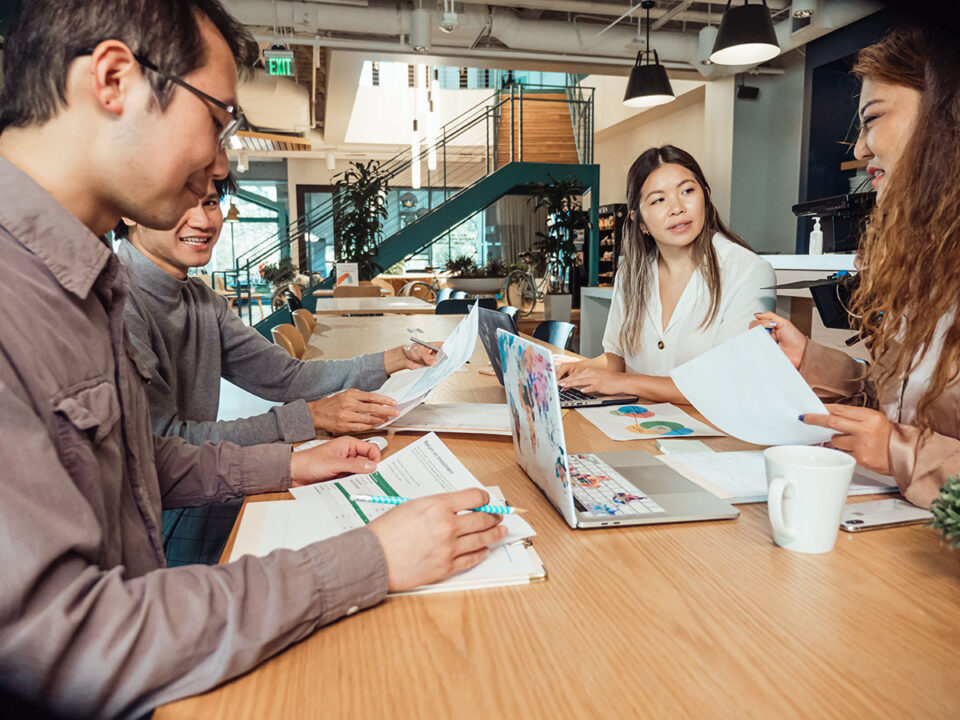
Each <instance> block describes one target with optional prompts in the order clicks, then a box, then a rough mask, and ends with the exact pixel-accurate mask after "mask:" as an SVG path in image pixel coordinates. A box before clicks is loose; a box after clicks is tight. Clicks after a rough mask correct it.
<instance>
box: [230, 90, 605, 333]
mask: <svg viewBox="0 0 960 720" xmlns="http://www.w3.org/2000/svg"><path fill="white" fill-rule="evenodd" d="M515 87H516V88H518V89H517V90H515V89H514V88H515ZM524 87H526V92H524V90H523V88H524ZM531 91H533V92H531ZM543 91H547V92H550V91H553V94H558V95H559V94H563V95H564V96H565V99H560V98H540V97H537V95H536V92H543ZM585 91H589V92H585ZM531 102H552V103H557V102H562V103H566V104H568V105H569V106H570V114H571V122H572V124H573V131H574V139H575V142H576V144H577V153H578V154H577V156H578V159H579V160H580V162H581V163H587V162H592V159H593V142H592V118H593V88H582V87H579V83H578V86H577V87H576V88H571V87H569V86H551V85H536V86H520V85H518V86H511V87H510V92H509V93H507V92H506V91H505V90H503V91H498V92H495V93H493V94H492V95H491V96H489V97H486V98H484V99H483V100H481V101H480V102H478V103H477V104H476V105H474V106H473V107H471V108H468V109H467V110H466V111H464V112H463V113H461V114H460V115H459V116H457V117H456V118H454V119H453V120H451V121H450V122H448V123H447V124H445V125H443V126H442V127H440V128H437V129H436V131H435V132H429V130H428V133H427V137H426V138H425V141H424V142H422V143H421V145H420V152H419V153H417V154H416V156H414V154H413V152H412V148H405V149H404V150H402V151H401V152H399V153H397V154H396V155H395V156H393V157H392V158H390V159H389V160H386V161H385V162H383V163H382V164H381V166H380V169H381V172H383V174H384V175H385V176H386V178H387V180H388V182H389V184H390V185H391V186H394V187H397V186H399V187H408V188H409V187H414V185H416V184H417V183H414V182H413V180H414V179H415V178H414V175H415V171H414V167H415V166H419V170H420V183H419V184H420V187H421V188H423V189H426V190H429V191H430V192H428V193H427V207H426V208H423V209H422V210H426V212H428V213H429V212H432V211H435V210H437V209H438V208H440V207H442V206H443V204H445V203H446V202H448V201H449V200H450V199H452V198H453V197H455V196H457V195H458V194H459V193H460V192H462V191H464V190H465V189H467V188H469V187H471V186H473V185H474V184H476V183H477V182H479V181H480V180H482V179H483V178H485V177H487V176H489V175H490V174H491V173H493V172H495V171H496V170H497V169H498V167H500V166H502V164H505V163H502V162H501V161H502V158H499V157H498V150H497V147H498V142H497V141H498V137H497V136H498V132H499V121H500V118H501V115H502V113H503V112H504V110H505V109H506V108H507V107H509V112H510V118H511V123H510V125H511V130H514V129H515V130H516V138H514V134H515V133H514V132H511V142H510V158H509V159H508V160H507V162H510V161H513V160H519V161H523V155H524V153H523V146H524V126H523V106H524V103H531ZM518 110H519V115H518V114H517V111H518ZM517 120H519V122H517ZM514 140H515V142H514ZM424 181H425V182H424ZM437 193H439V195H440V197H439V202H437V203H436V204H434V202H433V200H434V196H435V194H437ZM336 202H337V199H336V196H333V197H331V198H330V199H329V200H327V201H325V202H323V203H321V204H320V205H318V206H316V207H314V208H313V209H311V210H310V212H308V213H305V214H304V215H303V216H302V217H300V218H298V219H297V220H295V221H294V222H292V223H290V225H289V226H288V227H287V228H286V229H285V230H284V231H282V232H279V233H276V234H275V235H272V236H270V237H268V238H266V239H265V240H264V241H263V242H261V243H260V244H258V245H257V246H256V247H254V248H252V249H250V250H247V251H246V252H244V253H242V254H241V255H239V256H238V257H237V258H236V261H235V267H234V271H233V272H232V273H231V274H233V275H234V277H235V278H236V280H237V284H238V288H237V290H238V300H243V299H246V300H247V313H248V314H247V320H248V322H250V323H251V324H252V315H253V309H252V299H253V296H254V288H253V285H254V283H253V277H254V271H255V270H256V271H258V269H259V266H260V265H261V264H263V263H267V262H278V261H279V260H280V259H281V258H282V257H289V256H291V254H292V250H293V248H294V247H296V249H297V262H296V263H295V268H296V269H297V270H299V272H300V273H302V274H306V275H307V277H309V278H310V282H309V284H308V290H309V291H312V290H313V289H314V288H316V287H317V286H319V285H320V284H323V283H329V282H330V280H331V277H332V275H326V276H325V277H321V276H320V273H317V272H315V270H316V269H319V267H320V265H321V264H324V265H325V262H320V263H315V262H314V258H313V256H312V253H311V252H309V251H308V245H309V240H310V239H311V237H315V234H314V233H315V231H316V230H317V229H318V228H320V227H322V226H324V225H326V226H327V227H328V228H332V226H333V218H334V214H335V210H336ZM478 209H479V208H478ZM419 219H420V218H414V219H412V220H411V219H409V218H402V217H401V213H400V212H399V208H397V211H395V212H391V209H390V208H388V215H387V218H386V219H385V221H384V223H383V226H382V234H381V238H389V237H390V236H392V235H394V234H395V233H397V232H398V231H399V230H400V229H402V228H403V227H406V226H407V225H410V224H412V223H415V222H417V220H419ZM333 234H334V235H335V231H334V233H333ZM438 237H441V236H438ZM436 239H437V238H426V239H425V244H424V245H423V247H428V246H429V245H430V244H432V243H433V242H434V241H436ZM383 241H384V240H383V239H381V242H383ZM386 269H387V268H380V270H381V271H384V270H386ZM257 274H258V273H257ZM238 305H239V308H238V309H239V310H240V311H241V312H242V309H243V303H242V302H238Z"/></svg>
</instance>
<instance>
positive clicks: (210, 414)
mask: <svg viewBox="0 0 960 720" xmlns="http://www.w3.org/2000/svg"><path fill="white" fill-rule="evenodd" d="M228 191H232V192H235V191H236V185H235V184H234V183H233V179H232V178H231V177H228V178H226V179H225V180H218V181H216V182H214V181H212V180H211V181H210V183H209V185H208V188H207V195H206V196H205V197H204V198H202V199H201V200H200V201H199V202H198V203H197V205H195V206H194V207H193V208H191V209H190V210H188V211H187V212H186V213H184V215H183V216H182V217H181V218H180V221H179V222H178V223H177V225H176V226H175V227H174V228H173V229H171V230H165V231H164V230H152V229H149V228H145V227H141V226H138V225H132V224H131V225H129V226H128V225H127V224H126V223H121V224H120V225H119V226H118V227H117V229H116V231H115V234H117V235H119V236H121V237H124V236H126V237H125V239H124V240H123V242H122V243H121V245H120V248H119V250H118V253H117V254H118V255H119V257H120V260H121V261H122V262H123V264H124V265H126V267H127V270H128V272H129V277H130V297H129V299H128V301H127V304H126V308H125V310H124V316H125V320H126V324H127V331H128V332H129V334H130V339H131V342H132V343H133V345H134V347H135V348H136V349H137V352H138V353H139V355H140V357H141V358H142V359H143V360H144V361H145V363H146V364H147V367H148V368H149V371H150V383H149V384H148V385H147V387H146V392H147V398H148V400H149V403H150V420H151V424H152V426H153V431H154V432H155V433H156V434H157V435H161V436H166V437H171V436H176V437H181V438H183V439H184V440H187V441H188V442H190V443H193V444H195V445H200V444H202V443H205V442H223V441H228V442H233V443H237V444H238V445H255V444H260V443H266V442H276V441H282V442H299V441H302V440H309V439H312V438H314V437H315V436H316V430H317V429H320V430H324V431H327V432H331V433H344V432H363V431H365V430H370V429H372V428H375V427H377V426H378V425H380V424H381V423H382V422H383V421H384V420H386V419H388V418H391V417H393V416H394V415H396V410H395V408H394V406H395V404H396V403H395V401H394V400H393V399H392V398H390V397H387V396H385V395H378V394H376V393H371V392H366V391H368V390H371V389H374V388H377V387H379V386H380V385H382V384H383V382H384V381H385V380H386V379H387V376H388V375H390V374H392V373H394V372H397V371H398V370H402V369H414V368H417V367H422V366H423V365H425V364H432V363H433V362H435V353H433V352H432V351H430V350H428V349H426V348H423V347H421V346H419V345H411V346H406V347H396V348H393V349H391V350H387V351H386V352H382V353H374V354H370V355H361V356H359V357H356V358H353V359H350V360H310V361H306V362H303V361H300V360H296V359H295V358H292V357H290V355H289V354H288V353H287V352H286V351H285V350H283V349H282V348H281V347H279V346H277V345H275V344H273V343H271V342H269V341H268V340H266V339H265V338H264V337H263V336H262V335H261V334H260V333H259V332H257V331H256V330H254V329H253V328H252V327H250V326H248V325H245V324H244V323H243V322H242V321H241V320H240V318H239V317H238V316H237V314H236V313H234V312H233V311H232V310H231V309H230V307H229V305H228V303H227V301H226V300H225V299H224V298H223V297H222V296H220V295H218V294H217V293H216V292H214V291H213V290H212V289H211V288H210V287H209V286H208V285H206V284H205V283H204V282H203V281H202V280H200V279H199V278H190V277H188V276H187V271H188V270H189V268H192V267H202V266H204V265H207V264H208V263H209V262H210V257H211V255H212V254H213V249H214V246H215V245H216V243H217V240H218V239H219V237H220V231H221V229H222V228H223V214H222V212H221V208H220V200H221V198H222V197H223V196H224V195H225V194H226V193H227V192H228ZM221 377H223V378H226V379H227V380H229V381H230V382H232V383H234V384H236V385H239V386H240V387H242V388H243V389H244V390H247V391H248V392H251V393H253V394H255V395H258V396H259V397H262V398H265V399H267V400H275V401H281V402H285V403H286V404H285V405H279V406H277V407H274V408H271V409H270V411H269V412H266V413H263V414H261V415H255V416H253V417H247V418H241V419H237V420H217V409H218V407H219V404H220V378H221ZM241 503H242V500H231V501H228V502H226V503H222V504H219V505H204V506H201V507H191V508H179V509H176V510H167V511H164V514H163V537H164V550H165V552H166V555H167V564H169V565H182V564H189V563H194V562H206V563H214V562H216V561H217V558H218V556H219V554H220V551H221V550H222V548H223V545H224V543H225V542H226V539H227V536H228V535H229V533H230V528H231V527H232V525H233V523H234V521H235V520H236V516H237V513H238V512H239V508H240V504H241Z"/></svg>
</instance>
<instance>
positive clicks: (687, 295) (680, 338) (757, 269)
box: [603, 233, 777, 376]
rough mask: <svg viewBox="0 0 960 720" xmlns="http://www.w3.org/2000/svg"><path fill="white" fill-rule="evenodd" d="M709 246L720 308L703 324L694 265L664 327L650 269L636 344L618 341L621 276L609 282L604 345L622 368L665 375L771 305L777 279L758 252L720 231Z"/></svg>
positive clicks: (703, 294)
mask: <svg viewBox="0 0 960 720" xmlns="http://www.w3.org/2000/svg"><path fill="white" fill-rule="evenodd" d="M713 247H714V248H715V249H716V251H717V260H718V261H719V263H720V309H719V312H718V313H717V316H716V318H714V320H713V322H712V323H711V324H710V325H708V326H707V327H706V328H701V327H700V325H701V323H702V322H703V319H704V317H706V314H707V311H708V309H709V308H710V291H709V289H708V288H707V282H706V280H705V279H704V277H703V274H702V273H701V272H700V270H699V269H698V270H695V271H694V272H693V275H691V277H690V280H689V282H688V283H687V286H686V287H685V288H684V289H683V293H682V294H681V295H680V300H679V301H678V302H677V307H676V309H675V310H674V311H673V315H672V316H671V317H670V322H669V323H668V324H667V327H666V329H664V328H663V325H662V322H663V321H662V317H663V310H662V307H661V304H660V271H659V268H655V270H654V273H653V282H652V283H650V285H651V287H650V299H649V302H648V303H647V310H646V317H644V318H643V322H642V324H641V329H640V337H639V343H638V347H634V348H630V349H626V348H623V347H621V346H620V326H621V325H622V324H623V318H624V315H625V311H624V303H623V292H622V290H621V288H620V286H619V281H620V275H617V278H616V280H615V281H614V284H613V301H612V303H611V305H610V315H609V316H608V317H607V327H606V329H605V330H604V333H603V349H604V351H605V352H608V353H614V354H615V355H619V356H620V357H622V358H623V359H624V362H625V363H626V366H627V372H631V373H642V374H644V375H655V376H664V375H668V374H669V373H670V371H671V370H673V369H674V368H675V367H677V366H678V365H682V364H683V363H685V362H687V360H692V359H693V358H695V357H697V356H698V355H700V354H702V353H704V352H706V351H707V350H710V349H711V348H714V347H716V346H717V345H719V344H721V343H723V342H724V341H726V340H729V339H730V338H732V337H734V336H736V335H739V334H740V333H742V332H746V331H747V329H748V327H749V325H750V323H751V321H753V320H754V317H753V314H754V313H758V312H766V311H771V310H773V309H774V307H775V305H776V294H775V291H774V290H768V289H765V288H772V287H773V286H774V285H776V283H777V279H776V275H775V274H774V272H773V267H772V266H771V265H770V263H768V262H767V261H766V260H764V259H763V258H761V257H760V256H759V255H757V254H755V253H753V252H752V251H750V250H748V249H747V248H745V247H743V246H741V245H737V244H736V243H734V242H731V241H730V240H728V239H727V238H725V237H724V236H723V235H721V234H720V233H716V234H715V235H714V236H713Z"/></svg>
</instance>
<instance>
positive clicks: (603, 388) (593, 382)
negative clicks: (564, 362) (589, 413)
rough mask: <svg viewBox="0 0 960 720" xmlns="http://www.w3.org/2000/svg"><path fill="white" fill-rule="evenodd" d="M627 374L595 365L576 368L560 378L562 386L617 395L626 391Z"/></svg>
mask: <svg viewBox="0 0 960 720" xmlns="http://www.w3.org/2000/svg"><path fill="white" fill-rule="evenodd" d="M626 382H627V374H626V373H622V372H613V371H612V370H603V369H601V368H595V367H585V368H579V369H577V368H574V370H573V371H572V372H571V373H570V374H569V375H566V376H565V377H563V378H562V379H561V380H560V385H561V386H562V387H574V388H578V389H580V390H582V391H583V392H587V393H600V394H601V395H616V394H617V393H621V392H624V391H625V390H624V384H625V383H626Z"/></svg>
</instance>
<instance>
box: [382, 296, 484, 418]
mask: <svg viewBox="0 0 960 720" xmlns="http://www.w3.org/2000/svg"><path fill="white" fill-rule="evenodd" d="M477 317H478V313H477V304H476V303H474V306H473V307H472V308H470V312H469V313H467V314H466V316H465V317H464V318H463V320H461V321H460V323H459V324H458V325H457V326H456V327H455V328H454V329H453V332H451V333H450V334H449V335H448V336H447V339H446V340H444V341H443V345H442V346H441V347H440V349H441V350H442V352H441V353H440V356H439V359H438V360H437V362H436V363H435V364H433V365H431V366H429V367H424V368H419V369H418V370H405V371H402V372H398V373H394V374H393V375H391V376H390V377H389V378H387V381H386V382H385V383H384V384H383V385H381V386H380V388H379V389H378V390H377V392H378V393H380V394H381V395H387V396H388V397H392V398H393V399H394V400H396V401H397V410H398V411H399V414H398V415H397V417H395V418H393V419H391V420H388V421H387V422H385V423H383V425H380V426H379V427H385V426H387V425H389V424H390V423H393V422H396V420H397V419H398V418H401V417H403V416H404V415H406V414H407V413H408V412H410V411H411V410H413V408H415V407H417V405H419V404H420V403H422V402H423V401H424V400H426V399H427V398H429V397H430V393H432V392H433V390H434V388H436V387H437V385H439V384H440V383H442V382H443V381H444V380H446V379H447V378H448V377H450V376H451V375H452V374H453V373H455V372H456V371H457V370H459V369H460V368H461V367H463V365H464V364H466V362H467V360H469V359H470V356H471V355H472V354H473V351H474V349H475V348H476V346H477V325H478V322H477Z"/></svg>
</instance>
